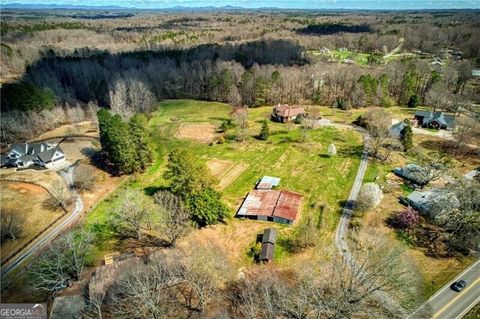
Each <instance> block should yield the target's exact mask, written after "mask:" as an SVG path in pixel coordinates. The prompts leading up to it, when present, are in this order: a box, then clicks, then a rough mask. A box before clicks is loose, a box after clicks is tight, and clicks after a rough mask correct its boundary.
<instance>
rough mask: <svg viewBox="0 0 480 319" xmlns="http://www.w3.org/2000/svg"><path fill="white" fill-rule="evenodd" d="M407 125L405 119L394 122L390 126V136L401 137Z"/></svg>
mask: <svg viewBox="0 0 480 319" xmlns="http://www.w3.org/2000/svg"><path fill="white" fill-rule="evenodd" d="M406 126H407V123H405V121H400V122H397V123H395V124H393V125H392V126H391V127H390V136H391V137H394V138H400V137H401V136H402V132H403V130H404V129H405V127H406Z"/></svg>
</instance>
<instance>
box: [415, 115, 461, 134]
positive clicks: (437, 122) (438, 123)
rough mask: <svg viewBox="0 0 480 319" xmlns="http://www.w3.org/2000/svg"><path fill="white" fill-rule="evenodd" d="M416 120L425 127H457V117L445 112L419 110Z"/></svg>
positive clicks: (445, 128) (417, 123)
mask: <svg viewBox="0 0 480 319" xmlns="http://www.w3.org/2000/svg"><path fill="white" fill-rule="evenodd" d="M414 122H415V123H416V125H418V126H420V127H425V128H435V129H442V130H453V129H454V128H455V117H453V116H452V115H447V114H445V113H443V112H430V111H417V112H415V118H414Z"/></svg>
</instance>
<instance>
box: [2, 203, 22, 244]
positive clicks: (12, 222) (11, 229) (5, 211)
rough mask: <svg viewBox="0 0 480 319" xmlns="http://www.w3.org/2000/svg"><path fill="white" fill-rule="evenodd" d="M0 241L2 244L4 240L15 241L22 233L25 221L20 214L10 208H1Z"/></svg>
mask: <svg viewBox="0 0 480 319" xmlns="http://www.w3.org/2000/svg"><path fill="white" fill-rule="evenodd" d="M0 217H1V225H0V226H1V228H0V230H1V231H0V233H1V241H2V244H3V243H4V242H5V240H9V239H11V240H13V241H16V240H17V239H18V238H19V237H20V236H21V235H22V233H23V226H24V222H25V219H24V217H23V215H22V213H21V212H20V211H18V210H15V209H12V208H3V207H2V208H1V211H0Z"/></svg>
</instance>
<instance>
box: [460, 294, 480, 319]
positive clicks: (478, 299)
mask: <svg viewBox="0 0 480 319" xmlns="http://www.w3.org/2000/svg"><path fill="white" fill-rule="evenodd" d="M478 302H480V296H478V298H477V299H476V300H474V301H473V302H472V304H471V305H470V306H468V307H467V309H465V310H464V311H462V313H461V314H459V315H458V316H457V317H456V318H455V319H460V318H462V317H463V316H465V315H466V314H467V313H468V312H469V311H470V310H472V308H473V307H475V306H476V305H477V303H478Z"/></svg>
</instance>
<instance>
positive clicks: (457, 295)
mask: <svg viewBox="0 0 480 319" xmlns="http://www.w3.org/2000/svg"><path fill="white" fill-rule="evenodd" d="M460 279H463V280H465V281H466V282H467V286H466V287H465V288H464V289H463V290H462V291H461V292H455V291H453V290H452V289H450V286H451V285H452V284H453V283H454V282H456V281H459V280H460ZM478 302H480V259H479V260H477V262H476V263H474V264H473V265H472V266H470V267H468V268H467V269H466V270H465V271H464V272H462V273H461V274H460V275H458V276H457V277H456V278H455V279H453V280H452V281H451V282H449V283H448V284H446V285H445V286H444V287H443V288H442V289H440V290H439V291H437V292H436V293H435V294H434V295H433V296H432V297H431V298H430V299H428V300H427V302H425V303H424V304H423V305H422V306H421V307H420V308H418V309H417V310H416V311H415V312H413V313H412V314H411V315H410V316H409V317H408V319H416V318H432V319H459V318H462V317H463V316H464V315H466V314H467V313H468V311H469V310H470V309H472V308H473V307H474V306H475V305H476V304H477V303H478Z"/></svg>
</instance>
